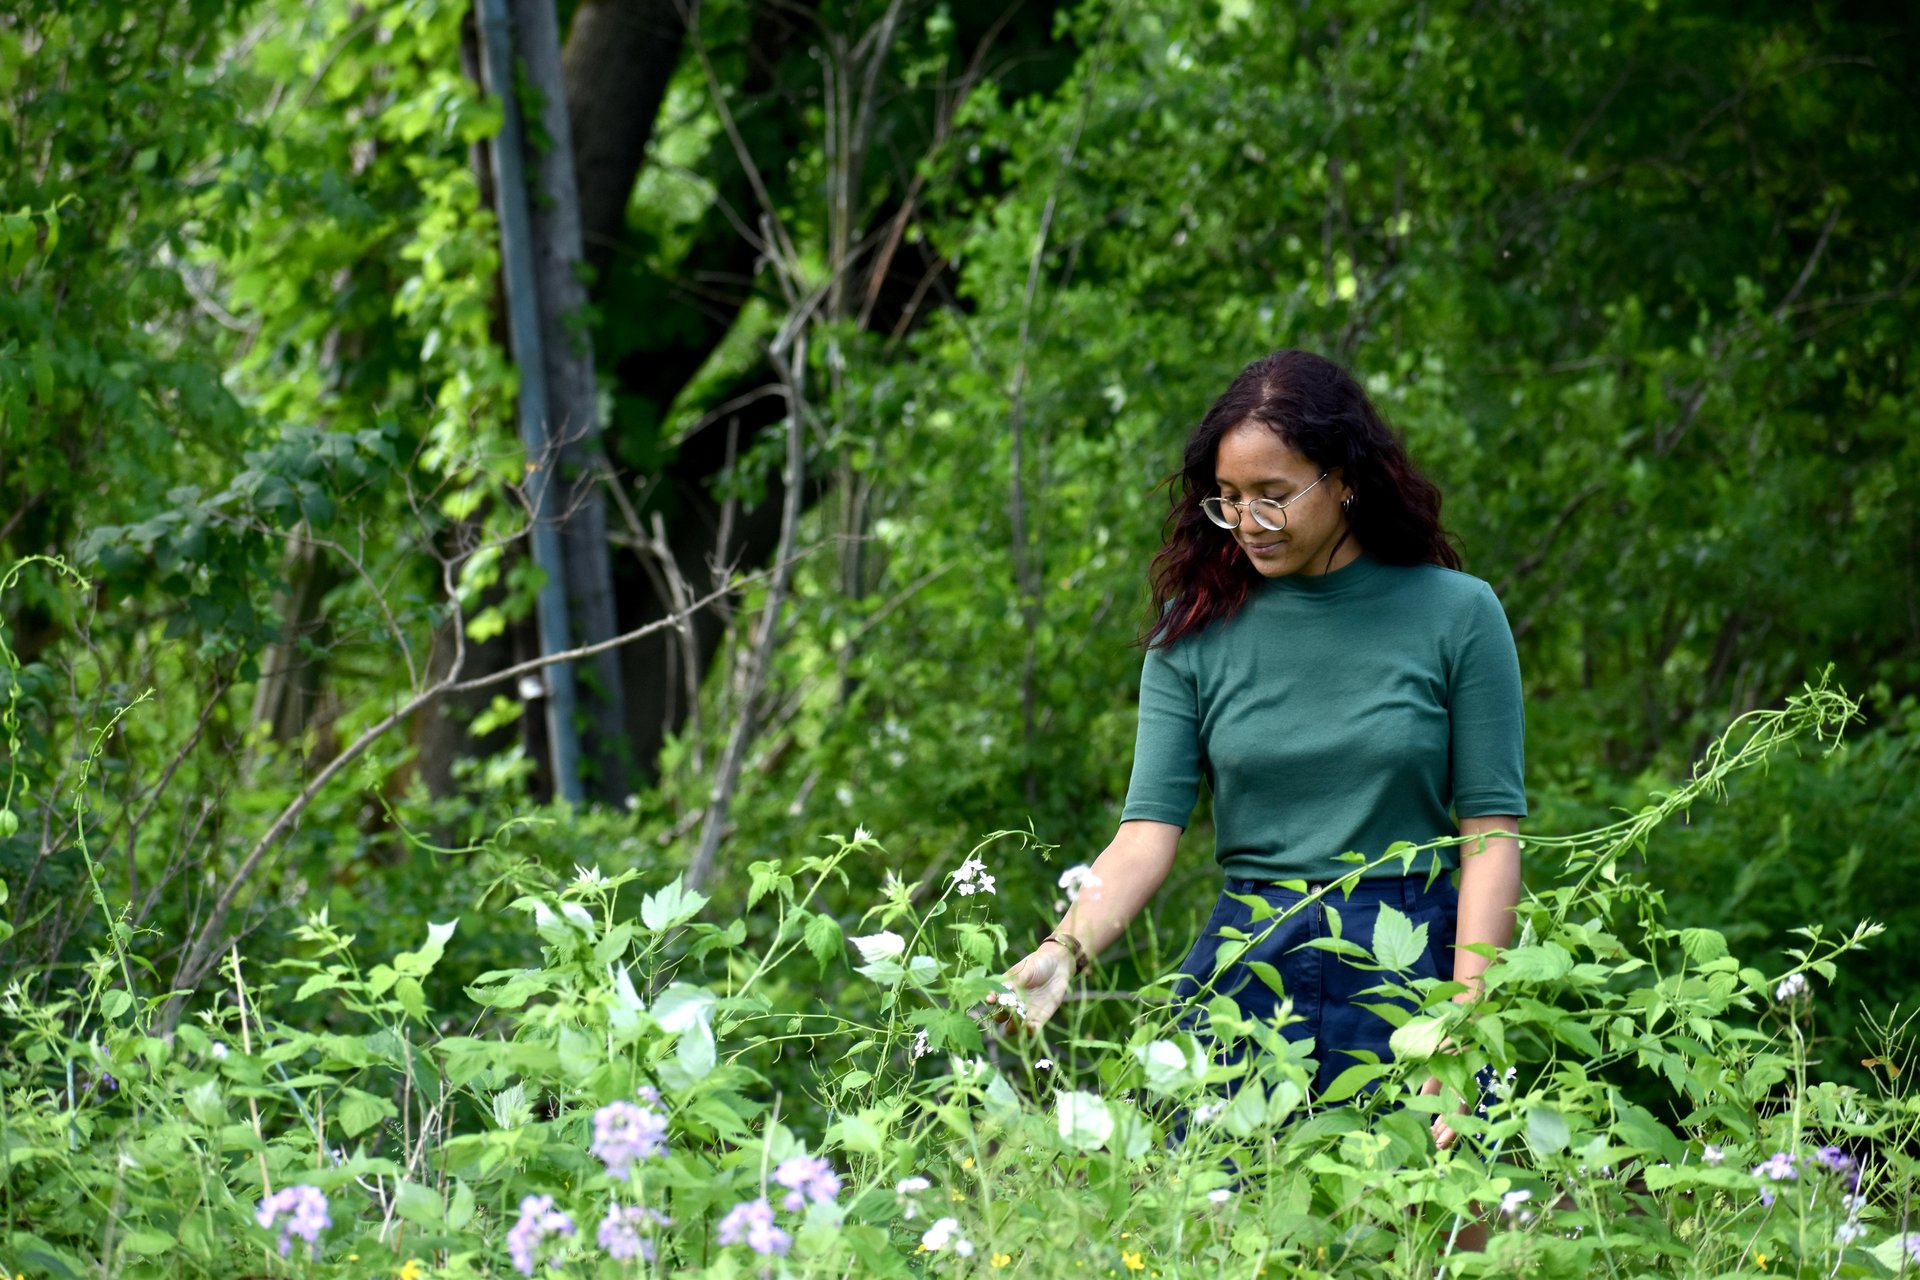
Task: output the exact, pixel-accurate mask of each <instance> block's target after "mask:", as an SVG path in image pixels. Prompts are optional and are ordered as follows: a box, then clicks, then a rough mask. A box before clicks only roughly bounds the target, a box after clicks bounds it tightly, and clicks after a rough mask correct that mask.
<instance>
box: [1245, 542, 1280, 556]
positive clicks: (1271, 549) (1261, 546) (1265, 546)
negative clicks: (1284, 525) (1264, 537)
mask: <svg viewBox="0 0 1920 1280" xmlns="http://www.w3.org/2000/svg"><path fill="white" fill-rule="evenodd" d="M1240 545H1241V546H1243V547H1245V548H1246V549H1247V554H1248V555H1250V556H1268V555H1273V554H1274V553H1275V552H1277V551H1280V550H1281V549H1282V548H1284V547H1285V546H1286V545H1287V544H1286V543H1284V542H1266V543H1258V544H1256V543H1252V542H1243V543H1241V544H1240Z"/></svg>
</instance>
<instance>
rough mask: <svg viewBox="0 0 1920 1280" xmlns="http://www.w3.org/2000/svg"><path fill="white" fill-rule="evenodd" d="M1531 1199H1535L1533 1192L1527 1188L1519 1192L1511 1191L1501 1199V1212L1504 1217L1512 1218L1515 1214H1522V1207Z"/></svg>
mask: <svg viewBox="0 0 1920 1280" xmlns="http://www.w3.org/2000/svg"><path fill="white" fill-rule="evenodd" d="M1531 1199H1533V1192H1531V1191H1528V1190H1527V1189H1526V1188H1525V1187H1522V1188H1521V1189H1520V1190H1518V1191H1509V1192H1507V1194H1505V1195H1503V1196H1501V1197H1500V1212H1501V1214H1502V1215H1503V1216H1505V1217H1508V1218H1511V1217H1512V1216H1513V1215H1514V1214H1516V1213H1518V1212H1520V1206H1521V1205H1523V1204H1525V1203H1526V1202H1527V1201H1529V1200H1531Z"/></svg>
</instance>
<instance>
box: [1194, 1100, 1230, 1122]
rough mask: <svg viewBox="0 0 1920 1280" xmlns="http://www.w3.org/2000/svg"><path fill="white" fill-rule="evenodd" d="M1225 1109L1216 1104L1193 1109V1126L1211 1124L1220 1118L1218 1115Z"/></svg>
mask: <svg viewBox="0 0 1920 1280" xmlns="http://www.w3.org/2000/svg"><path fill="white" fill-rule="evenodd" d="M1225 1109H1226V1108H1225V1107H1223V1106H1222V1105H1221V1104H1220V1103H1217V1102H1209V1103H1206V1104H1204V1105H1202V1106H1198V1107H1195V1108H1194V1110H1193V1122H1194V1123H1195V1124H1212V1123H1213V1122H1214V1121H1215V1120H1217V1119H1219V1118H1220V1113H1221V1112H1222V1111H1223V1110H1225Z"/></svg>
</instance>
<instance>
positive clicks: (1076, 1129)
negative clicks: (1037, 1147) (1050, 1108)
mask: <svg viewBox="0 0 1920 1280" xmlns="http://www.w3.org/2000/svg"><path fill="white" fill-rule="evenodd" d="M1054 1123H1055V1125H1056V1126H1057V1127H1058V1129H1059V1131H1060V1139H1061V1141H1063V1142H1065V1143H1066V1144H1067V1145H1068V1146H1069V1147H1072V1148H1073V1149H1074V1150H1076V1151H1098V1150H1099V1149H1100V1148H1101V1147H1103V1146H1105V1145H1106V1144H1107V1139H1108V1138H1110V1137H1112V1136H1113V1113H1112V1112H1111V1111H1109V1110H1107V1101H1106V1099H1105V1098H1102V1097H1101V1096H1100V1095H1099V1094H1097V1093H1083V1092H1081V1091H1080V1090H1077V1089H1076V1090H1072V1091H1070V1092H1067V1093H1063V1094H1060V1095H1059V1097H1058V1098H1057V1099H1056V1100H1055V1102H1054Z"/></svg>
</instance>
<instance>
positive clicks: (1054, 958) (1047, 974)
mask: <svg viewBox="0 0 1920 1280" xmlns="http://www.w3.org/2000/svg"><path fill="white" fill-rule="evenodd" d="M1005 976H1006V980H1007V985H1008V986H1010V987H1012V988H1013V995H1014V996H1015V997H1017V998H1018V999H1019V1000H1020V1001H1021V1003H1022V1004H1023V1005H1024V1006H1025V1012H1024V1014H1023V1013H1022V1012H1021V1011H1020V1010H1019V1009H1016V1008H1015V1007H1014V1006H1013V1003H1012V1001H1011V1000H1010V999H1009V998H1007V997H1004V996H1002V997H999V998H997V999H996V998H995V997H994V996H992V995H989V996H988V997H987V1003H988V1004H990V1005H993V1006H994V1010H993V1020H994V1021H995V1022H997V1023H999V1024H1000V1027H1001V1029H1002V1030H1004V1031H1014V1030H1022V1029H1024V1030H1027V1031H1038V1030H1039V1029H1040V1028H1041V1027H1043V1026H1045V1025H1046V1022H1047V1019H1048V1018H1051V1017H1052V1016H1053V1012H1054V1010H1056V1009H1058V1008H1059V1007H1060V1002H1061V1001H1063V1000H1065V999H1066V998H1067V986H1068V984H1069V983H1071V982H1072V981H1073V957H1072V956H1071V955H1069V954H1067V949H1066V948H1065V947H1063V946H1061V945H1060V944H1059V943H1057V942H1043V943H1041V944H1040V945H1039V946H1037V947H1035V948H1034V949H1033V950H1032V951H1030V952H1028V953H1027V955H1026V958H1025V959H1023V960H1021V961H1020V962H1019V963H1018V964H1016V965H1014V966H1013V968H1011V969H1009V970H1007V972H1006V975H1005Z"/></svg>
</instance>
